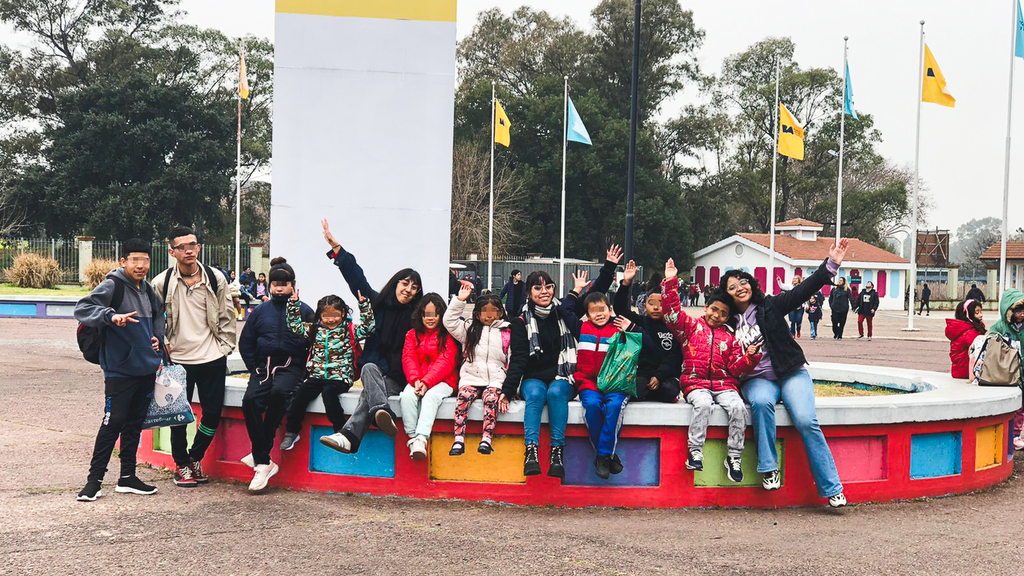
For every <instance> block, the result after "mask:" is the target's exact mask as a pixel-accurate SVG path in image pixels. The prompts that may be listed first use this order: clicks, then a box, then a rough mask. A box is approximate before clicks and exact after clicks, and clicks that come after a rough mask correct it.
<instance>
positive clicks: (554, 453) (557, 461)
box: [548, 446, 565, 480]
mask: <svg viewBox="0 0 1024 576" xmlns="http://www.w3.org/2000/svg"><path fill="white" fill-rule="evenodd" d="M562 448H563V447H562V446H552V447H551V462H549V463H548V476H551V477H552V478H561V479H563V480H564V479H565V465H564V464H563V463H562Z"/></svg>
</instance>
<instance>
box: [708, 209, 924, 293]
mask: <svg viewBox="0 0 1024 576" xmlns="http://www.w3.org/2000/svg"><path fill="white" fill-rule="evenodd" d="M824 228H825V227H824V225H822V224H819V223H817V222H812V221H810V220H805V219H803V218H794V219H792V220H787V221H785V222H779V223H778V224H776V225H775V229H776V230H777V231H778V234H776V235H775V271H774V273H773V274H772V276H773V281H772V289H771V291H769V290H765V293H771V294H778V293H779V292H781V291H782V288H781V287H780V286H779V280H781V281H782V282H784V283H789V282H791V281H792V279H793V277H794V276H801V277H803V276H805V275H808V274H811V273H812V272H814V270H816V269H817V268H818V265H820V264H821V262H822V261H823V260H824V259H825V258H827V257H828V253H829V249H830V248H831V246H832V243H833V241H834V238H819V237H818V234H819V233H821V231H822V230H824ZM770 240H771V236H770V235H769V234H750V233H744V232H741V233H739V234H734V235H732V236H730V237H728V238H726V239H724V240H721V241H719V242H716V243H714V244H712V245H711V246H708V247H707V248H704V249H703V250H698V251H697V252H695V253H694V255H693V256H694V266H693V269H692V278H693V281H694V282H696V283H697V284H700V285H701V286H703V285H705V284H712V285H717V284H718V281H719V279H720V278H721V276H722V274H723V273H724V272H726V271H728V270H733V269H737V268H738V269H740V270H743V271H745V272H748V273H750V274H752V275H753V276H754V278H757V280H758V282H759V283H760V284H761V287H762V289H764V288H765V287H766V286H768V265H769V250H768V246H769V243H770ZM909 270H910V261H908V260H906V259H904V258H900V257H899V256H897V255H896V254H893V253H892V252H889V251H887V250H884V249H882V248H879V247H877V246H873V245H871V244H868V243H867V242H864V241H862V240H857V239H855V238H851V239H850V248H849V250H848V251H847V253H846V259H845V261H844V262H843V265H842V267H840V269H839V276H844V277H846V279H847V282H849V283H850V285H851V286H852V287H854V288H858V289H859V286H863V285H864V283H865V282H872V283H874V285H875V289H876V290H878V296H879V308H881V309H883V310H902V309H903V296H904V293H905V291H906V286H907V279H908V274H909ZM829 291H830V287H829V286H826V287H825V288H824V289H823V290H822V292H823V293H824V294H825V296H828V293H829Z"/></svg>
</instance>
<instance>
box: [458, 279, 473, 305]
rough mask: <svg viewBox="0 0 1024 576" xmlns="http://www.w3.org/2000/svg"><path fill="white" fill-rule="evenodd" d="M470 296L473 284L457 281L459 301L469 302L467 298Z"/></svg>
mask: <svg viewBox="0 0 1024 576" xmlns="http://www.w3.org/2000/svg"><path fill="white" fill-rule="evenodd" d="M472 294H473V283H472V282H469V281H466V280H460V281H459V300H462V301H463V302H465V301H467V300H469V297H470V295H472Z"/></svg>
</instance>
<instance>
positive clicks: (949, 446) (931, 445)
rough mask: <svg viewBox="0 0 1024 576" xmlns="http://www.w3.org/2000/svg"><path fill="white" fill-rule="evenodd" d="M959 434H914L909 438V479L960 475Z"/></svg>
mask: <svg viewBox="0 0 1024 576" xmlns="http://www.w3.org/2000/svg"><path fill="white" fill-rule="evenodd" d="M960 447H961V444H960V432H937V433H934V434H914V435H912V436H911V437H910V478H911V479H912V480H914V479H919V478H937V477H939V476H955V475H957V474H960V461H961V460H962V458H961V456H960Z"/></svg>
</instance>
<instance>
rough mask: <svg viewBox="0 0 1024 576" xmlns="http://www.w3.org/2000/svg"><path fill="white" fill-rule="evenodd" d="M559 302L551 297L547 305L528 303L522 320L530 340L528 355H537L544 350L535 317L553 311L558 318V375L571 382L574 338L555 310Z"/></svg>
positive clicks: (543, 317) (574, 348) (574, 367)
mask: <svg viewBox="0 0 1024 576" xmlns="http://www.w3.org/2000/svg"><path fill="white" fill-rule="evenodd" d="M559 304H560V302H559V300H558V298H552V300H551V303H550V304H548V305H547V306H536V305H534V304H532V303H531V304H528V305H527V306H525V307H524V309H523V320H524V321H525V322H524V324H526V337H527V339H528V340H529V341H530V356H539V355H540V354H541V353H542V352H543V351H544V350H543V349H541V346H540V333H539V332H538V330H537V318H540V319H541V320H544V319H545V318H547V317H548V316H549V315H551V313H552V312H554V314H555V319H556V320H558V334H559V340H560V343H559V347H558V377H559V378H562V379H565V380H568V381H569V383H570V384H572V383H573V378H572V375H573V373H574V372H576V339H575V338H573V335H572V332H570V331H569V328H568V327H567V326H566V325H565V321H563V320H562V317H561V316H560V315H559V314H558V312H557V311H555V309H556V308H558V305H559Z"/></svg>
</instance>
